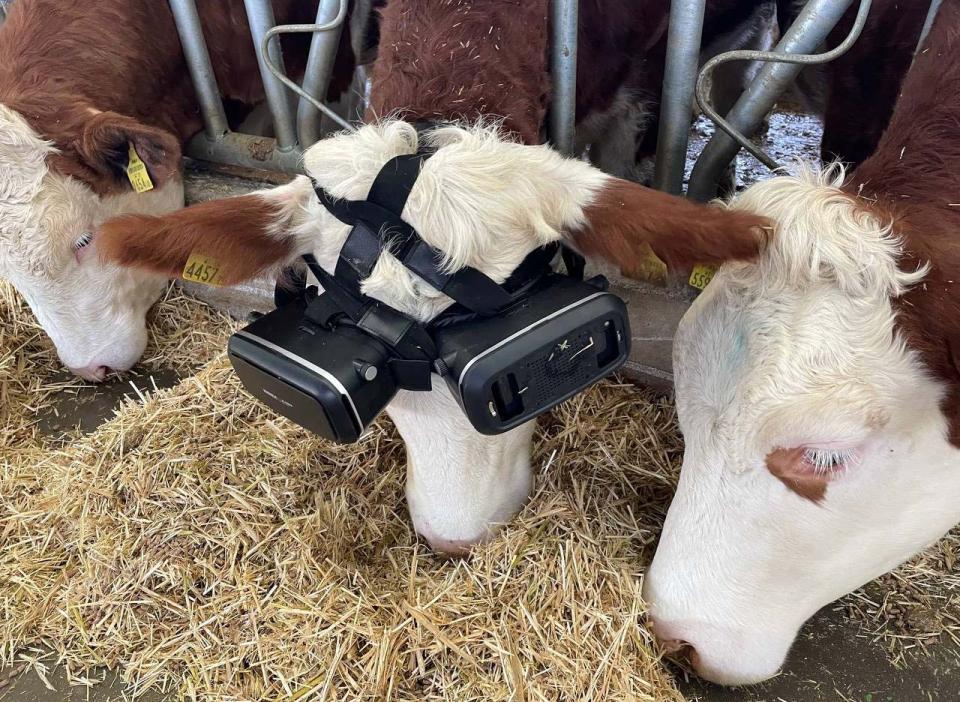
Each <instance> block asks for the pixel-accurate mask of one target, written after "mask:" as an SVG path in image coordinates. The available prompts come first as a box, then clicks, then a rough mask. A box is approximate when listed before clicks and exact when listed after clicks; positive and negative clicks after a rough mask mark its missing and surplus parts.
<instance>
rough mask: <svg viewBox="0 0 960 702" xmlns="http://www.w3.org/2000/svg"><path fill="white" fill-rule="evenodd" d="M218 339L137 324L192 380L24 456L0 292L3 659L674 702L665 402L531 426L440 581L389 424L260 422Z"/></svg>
mask: <svg viewBox="0 0 960 702" xmlns="http://www.w3.org/2000/svg"><path fill="white" fill-rule="evenodd" d="M18 325H19V326H18ZM232 326H233V324H232V323H231V322H229V321H228V320H226V319H224V318H223V317H220V316H219V315H217V314H215V313H213V312H211V311H209V310H207V309H206V308H203V307H202V306H201V305H198V304H197V303H194V302H192V301H189V300H187V299H178V300H176V303H175V304H172V305H170V306H168V307H166V308H165V307H164V306H161V313H160V314H159V315H158V317H157V319H156V320H155V327H157V328H158V334H157V336H158V337H159V338H163V341H162V346H163V348H158V349H157V351H156V352H154V353H152V354H151V355H152V357H153V358H154V359H156V360H154V361H153V363H154V364H157V363H159V362H161V359H162V361H163V362H164V363H165V364H167V365H170V364H171V363H172V364H173V365H175V366H179V367H180V368H182V369H183V370H184V371H186V370H188V369H189V368H191V367H193V366H195V365H196V364H197V363H202V362H204V361H208V362H206V364H205V365H204V367H203V368H202V369H200V370H199V371H198V372H196V373H195V374H194V375H192V376H190V377H187V378H186V379H185V380H183V381H182V382H181V383H180V384H179V385H177V386H175V387H173V388H170V389H167V390H160V391H155V392H151V393H150V394H149V396H148V397H147V398H146V399H145V400H143V399H141V398H140V397H137V396H134V397H133V399H131V400H129V401H127V402H126V403H125V404H124V405H123V406H122V407H121V408H120V409H119V411H118V412H117V414H116V416H115V417H114V418H113V419H112V420H110V421H109V422H106V423H105V424H103V425H102V426H101V427H100V428H99V429H98V430H97V431H96V432H94V433H92V434H89V435H87V436H85V437H74V438H73V439H72V440H64V441H56V442H54V441H41V440H40V438H39V437H38V435H37V430H36V426H35V421H34V420H33V417H34V415H35V413H36V408H37V407H38V406H40V405H42V404H43V403H44V402H45V401H47V400H48V399H49V398H45V397H44V395H45V394H48V393H49V392H52V391H61V392H62V389H61V386H60V385H59V384H52V385H51V384H49V383H50V379H51V378H54V377H56V374H55V373H54V372H53V368H54V367H55V366H56V362H55V358H54V356H53V355H52V354H51V352H50V350H49V346H48V344H47V342H45V341H43V340H42V339H41V338H40V337H39V336H38V335H37V334H38V333H37V330H36V328H35V327H34V326H33V325H32V323H31V322H29V321H28V316H27V315H26V313H25V312H24V310H23V309H22V307H21V306H20V305H19V303H17V302H16V301H15V300H14V298H13V296H11V295H10V293H9V291H8V290H7V291H4V292H3V295H2V296H0V334H6V336H3V337H0V341H2V345H0V349H2V350H0V359H3V360H2V361H0V387H2V388H3V392H4V393H5V394H4V405H3V406H4V408H5V410H4V415H3V419H2V422H3V423H2V431H3V435H2V436H3V440H4V442H5V443H4V444H2V446H3V447H4V455H5V457H6V460H5V461H4V465H3V466H2V472H0V654H2V655H3V657H4V658H5V659H6V660H7V661H10V660H13V659H15V657H16V655H17V653H18V652H19V651H22V650H23V649H24V648H25V647H36V646H41V645H43V646H48V647H50V648H51V649H53V650H54V651H56V652H57V653H58V654H59V655H60V657H61V658H62V660H63V661H64V662H65V663H66V665H67V666H68V667H69V668H70V669H71V671H72V673H73V674H74V675H77V676H79V675H81V674H82V673H83V671H84V670H85V668H87V667H90V666H95V665H108V666H112V667H116V668H118V669H119V670H120V671H121V673H122V675H123V676H124V678H126V679H127V680H128V681H130V682H131V683H133V684H134V685H135V686H136V689H138V690H140V689H144V688H145V687H146V686H150V685H160V686H164V687H166V688H168V689H171V690H173V691H176V692H177V693H178V694H179V695H181V696H183V697H186V698H189V699H200V700H264V699H265V700H271V699H289V698H291V697H292V698H295V699H300V700H306V699H310V700H325V699H326V700H333V699H350V700H365V699H369V700H386V699H393V700H413V699H417V700H441V699H442V700H457V701H458V702H459V701H466V700H484V701H487V700H506V699H510V700H531V701H532V700H571V699H578V700H658V701H659V700H681V699H682V697H681V696H680V694H679V693H678V692H677V691H676V688H675V687H674V685H673V682H672V679H671V677H670V674H669V672H668V671H667V669H666V668H664V666H663V664H662V663H661V661H660V660H659V658H658V655H657V653H656V651H655V648H654V646H653V644H652V642H651V639H650V635H649V634H648V632H647V630H646V628H645V626H644V623H643V612H644V605H643V603H642V601H641V600H640V587H641V579H640V576H641V574H642V570H643V568H644V566H645V564H646V563H648V562H649V560H650V558H651V556H652V542H653V540H654V538H655V536H656V533H657V531H658V530H659V527H660V523H661V522H662V519H663V514H664V511H665V508H666V505H667V503H668V500H669V497H670V494H671V491H672V488H673V485H674V484H675V480H676V475H677V469H678V465H679V458H680V455H681V450H682V449H681V444H680V440H679V437H678V434H677V431H676V426H675V421H674V415H673V409H672V405H671V404H670V403H669V401H668V400H661V399H656V398H654V397H652V396H650V395H647V394H645V393H643V392H640V391H638V390H637V389H636V388H634V387H632V386H628V385H624V384H619V383H616V382H607V383H604V384H601V385H600V386H598V387H597V388H594V389H593V390H591V391H590V392H587V393H585V394H583V395H581V396H579V397H578V398H576V399H574V400H572V401H570V402H568V403H566V404H565V405H564V406H563V407H562V408H561V409H560V410H559V411H558V412H556V413H555V414H554V415H553V416H551V417H549V418H547V419H546V420H544V421H542V422H541V431H540V432H539V434H538V435H539V439H538V444H537V447H536V453H535V457H534V464H535V466H537V486H536V491H535V494H534V496H533V498H532V499H531V501H530V504H529V505H528V506H527V508H526V509H525V510H524V511H523V513H522V514H521V515H520V517H519V518H518V519H517V520H515V522H514V523H513V524H512V525H511V526H510V527H509V528H508V529H506V530H505V532H504V533H503V534H502V535H501V536H500V537H499V538H497V539H496V540H495V541H494V542H493V543H491V544H489V545H487V546H485V547H482V548H480V549H478V550H477V552H476V553H475V554H474V555H473V556H472V557H471V558H470V559H469V560H466V561H446V560H442V559H439V558H437V557H436V556H434V555H432V554H431V553H430V552H429V551H428V550H427V549H426V548H425V547H424V546H423V545H422V544H420V543H419V542H418V541H417V538H416V536H415V534H414V533H413V531H412V529H411V527H410V522H409V517H408V515H407V514H406V512H405V507H404V501H403V479H404V468H403V465H404V454H403V448H402V444H401V443H400V441H399V439H398V437H397V436H396V435H395V433H394V431H393V429H392V428H391V427H390V426H389V424H388V423H387V422H381V423H379V424H378V425H377V426H376V427H375V430H374V431H373V433H372V435H371V436H370V437H369V438H368V439H366V440H365V441H364V442H362V443H361V444H359V445H358V446H352V447H349V446H334V445H331V444H327V443H324V442H323V441H321V440H319V439H318V438H316V437H314V436H311V435H309V434H308V433H306V432H305V431H303V430H301V429H299V428H298V427H296V426H294V425H292V424H290V423H288V422H287V421H286V420H283V419H282V418H278V417H276V416H275V415H273V414H272V413H270V412H269V411H266V410H263V409H261V408H260V407H259V406H258V405H257V404H256V403H254V402H253V401H252V400H251V399H250V398H248V396H246V395H245V394H244V393H243V392H242V391H241V389H240V387H239V385H238V383H237V381H236V379H235V378H234V375H233V373H232V372H231V371H230V368H229V364H228V363H227V362H226V361H225V360H224V358H223V357H222V354H221V353H220V350H221V349H222V348H223V340H224V338H225V336H226V334H227V333H229V331H230V330H231V329H232ZM10 330H13V331H10ZM160 332H162V333H160ZM211 355H212V356H213V357H212V358H211ZM208 359H209V360H208ZM141 387H143V385H141ZM132 394H133V393H132ZM17 406H19V407H20V409H17ZM954 543H955V542H953V541H946V542H944V543H942V544H941V545H940V546H939V547H938V548H937V549H934V550H933V551H932V552H931V554H932V555H929V556H925V557H924V558H922V559H920V560H918V562H917V563H916V564H914V565H912V566H910V567H908V568H907V569H904V570H901V571H899V573H898V575H896V576H891V578H893V580H892V581H890V580H885V581H881V582H880V583H878V584H875V585H873V586H871V587H873V588H875V591H873V592H872V593H871V595H870V597H872V598H874V599H875V600H877V598H882V597H885V598H886V600H885V602H886V605H885V606H884V607H876V608H871V606H870V605H869V604H866V603H865V602H864V600H863V599H857V598H856V597H855V598H852V599H850V600H848V601H847V602H848V604H847V606H848V607H850V608H851V609H856V610H857V611H858V612H859V613H860V614H861V615H862V616H863V618H864V621H865V623H866V624H867V625H868V626H869V627H870V628H873V629H878V630H880V631H882V632H886V633H891V632H894V633H896V632H900V631H902V629H898V628H897V627H898V626H900V624H898V620H897V617H896V615H894V614H892V613H891V610H892V609H893V606H892V604H891V603H898V606H901V605H902V603H901V600H903V601H905V602H907V603H908V605H907V606H908V607H909V606H910V604H909V603H912V602H914V601H915V600H916V599H917V597H916V596H915V594H914V592H915V591H917V590H919V591H921V592H929V593H932V596H934V597H942V596H944V593H945V592H946V593H947V595H946V596H950V597H952V595H950V594H949V590H948V589H945V586H944V584H945V583H946V585H949V586H950V587H951V588H952V587H953V586H955V585H956V582H955V580H954V579H953V578H954V576H953V575H951V576H948V577H946V579H945V576H944V572H943V570H944V569H943V566H944V565H945V564H944V562H943V561H944V559H945V558H946V556H945V555H944V554H946V553H952V552H953V551H952V549H953V548H954ZM947 565H949V570H951V571H952V568H953V563H952V556H951V557H950V562H949V564H947ZM859 597H861V598H862V597H866V595H860V596H859ZM936 602H937V604H938V605H943V604H944V602H943V601H942V600H936ZM957 604H958V603H955V602H954V603H953V605H954V606H953V608H952V611H953V612H958V611H960V607H957V606H956V605H957ZM941 609H944V608H942V607H941ZM946 609H949V608H946ZM946 609H944V611H946ZM872 610H877V611H872ZM952 616H953V615H945V616H944V617H941V619H940V620H939V621H937V622H936V623H935V624H932V625H931V627H932V630H933V633H934V634H938V633H941V632H943V631H945V630H950V629H951V628H952V627H953V626H954V624H955V622H956V620H954V619H952ZM893 640H894V641H899V639H893Z"/></svg>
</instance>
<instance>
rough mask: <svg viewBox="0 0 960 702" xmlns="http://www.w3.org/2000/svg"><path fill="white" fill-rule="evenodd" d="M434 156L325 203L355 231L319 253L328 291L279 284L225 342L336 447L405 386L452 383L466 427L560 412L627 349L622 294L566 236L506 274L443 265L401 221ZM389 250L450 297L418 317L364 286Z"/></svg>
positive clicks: (269, 396) (252, 374)
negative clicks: (557, 267)
mask: <svg viewBox="0 0 960 702" xmlns="http://www.w3.org/2000/svg"><path fill="white" fill-rule="evenodd" d="M429 156H430V153H429V152H425V151H421V152H418V153H417V154H410V155H403V156H397V157H396V158H393V159H391V160H390V161H388V162H387V163H386V165H385V166H384V167H383V168H382V169H381V171H380V173H379V174H378V175H377V178H376V179H375V181H374V183H373V185H372V187H371V189H370V192H369V194H368V196H367V199H366V200H357V201H343V200H335V199H333V198H332V197H330V196H329V195H328V194H327V193H326V192H324V191H323V190H322V189H320V188H317V196H318V197H319V199H320V202H321V203H322V204H323V205H324V206H325V207H326V208H327V209H328V210H329V211H330V212H331V213H332V214H333V215H334V216H335V217H337V218H338V219H339V220H341V221H342V222H344V223H346V224H349V225H351V226H352V229H351V231H350V234H349V235H348V237H347V240H346V242H345V244H344V246H343V248H342V249H341V251H340V256H339V259H338V261H337V264H336V269H335V272H334V274H333V275H331V274H330V273H328V272H327V271H325V270H324V269H323V268H321V267H320V266H319V265H318V264H317V262H316V260H314V258H313V257H312V256H305V257H304V259H305V262H306V264H307V266H308V268H309V269H310V270H311V271H312V272H313V274H314V275H315V276H316V277H317V279H318V280H319V282H320V284H321V285H322V286H323V292H322V293H321V292H318V290H317V288H316V287H314V286H311V287H309V288H308V287H306V283H305V279H303V278H300V280H299V281H298V284H297V285H296V287H295V290H294V292H293V294H290V293H289V292H284V290H282V289H281V288H280V287H279V286H278V289H277V309H276V310H274V311H273V312H270V313H268V314H266V315H264V316H262V317H260V318H259V319H257V320H256V321H254V322H253V323H252V324H250V325H249V326H247V327H246V328H244V329H242V330H241V331H239V332H237V333H236V334H234V335H233V336H232V337H231V338H230V342H229V347H228V354H229V357H230V361H231V363H232V364H233V367H234V369H235V370H236V372H237V374H238V376H239V377H240V380H241V382H242V383H243V385H244V387H245V389H246V390H247V391H248V392H250V393H251V394H252V395H254V396H255V397H256V398H258V399H259V400H260V401H261V402H263V403H264V404H266V405H267V406H268V407H270V408H272V409H273V410H274V411H276V412H278V413H279V414H281V415H283V416H285V417H287V418H288V419H291V420H292V421H294V422H296V423H297V424H299V425H301V426H303V427H305V428H307V429H309V430H311V431H313V432H315V433H317V434H319V435H321V436H323V437H324V438H326V439H329V440H332V441H336V442H339V443H352V442H355V441H357V440H358V439H359V438H360V436H361V435H362V434H363V432H364V430H365V429H366V427H367V426H369V425H370V423H371V422H372V421H373V420H374V419H375V418H376V416H377V415H378V414H379V413H380V412H381V411H382V410H383V409H384V408H385V407H386V406H387V404H388V403H389V402H390V400H392V399H393V397H394V395H396V393H397V391H398V390H401V389H403V390H412V391H430V390H431V389H432V388H433V382H434V376H438V377H439V378H441V379H442V380H443V381H445V382H446V383H447V385H448V387H449V388H450V390H451V392H452V393H453V395H454V397H456V398H457V400H458V402H459V403H460V406H461V407H462V408H463V411H464V414H465V415H466V416H467V418H468V419H469V420H470V423H471V424H472V425H473V426H474V427H475V428H476V430H477V431H479V432H480V433H482V434H500V433H502V432H505V431H507V430H509V429H512V428H513V427H516V426H518V425H520V424H522V423H524V422H527V421H529V420H531V419H533V418H535V417H537V416H538V415H540V414H542V413H544V412H546V411H548V410H550V409H552V408H553V407H555V406H556V405H558V404H559V403H561V402H563V401H564V400H566V399H568V398H570V397H572V396H573V395H576V394H577V393H579V392H581V391H582V390H584V389H586V388H587V387H589V386H590V385H592V384H594V383H596V382H597V381H598V380H600V379H601V378H603V377H604V376H606V375H609V374H610V373H612V372H613V371H615V370H616V369H618V368H620V367H621V366H622V365H623V364H624V362H625V361H626V359H627V356H628V354H629V351H630V328H629V323H628V320H627V312H626V306H625V305H624V303H623V301H622V300H621V299H620V298H619V297H617V296H615V295H613V294H612V293H610V292H608V291H607V287H608V285H607V281H606V279H604V278H603V277H602V276H598V277H596V278H593V279H591V280H588V281H584V280H583V259H581V258H580V257H579V256H577V255H576V254H574V253H573V252H571V251H569V250H568V249H563V250H562V257H563V261H564V263H565V265H566V269H567V275H561V274H558V273H555V272H554V271H553V267H552V263H553V260H554V259H555V258H556V257H557V254H558V252H560V249H561V247H560V246H559V245H556V244H554V245H551V246H546V247H543V248H541V249H537V250H535V251H533V252H532V253H531V254H530V255H529V256H527V258H526V259H525V260H524V261H523V262H522V263H521V264H520V266H519V267H518V268H517V269H516V270H515V271H514V272H513V274H512V275H511V276H510V277H509V278H508V279H507V280H506V281H504V283H503V284H502V285H501V284H497V283H496V282H494V281H493V280H492V279H490V278H489V277H487V276H486V275H484V274H483V273H481V272H480V271H478V270H476V269H473V268H462V269H460V270H457V271H454V272H446V271H444V270H443V269H442V267H441V261H442V258H443V254H442V252H440V251H438V250H437V249H435V248H433V247H432V246H430V245H429V244H427V243H426V242H425V241H423V239H421V238H420V236H419V235H418V234H417V232H416V231H415V230H414V229H413V228H412V227H411V226H410V225H409V224H407V223H406V222H405V221H403V219H402V218H401V213H402V212H403V207H404V204H405V203H406V200H407V197H408V196H409V194H410V191H411V190H412V188H413V184H414V183H415V182H416V179H417V175H418V174H419V171H420V167H421V165H422V163H423V162H424V161H425V160H426V159H427V158H429ZM384 250H388V251H389V253H390V254H391V255H392V256H394V257H395V258H396V259H397V260H398V261H400V262H401V263H402V264H403V265H404V266H405V267H407V268H408V269H409V270H410V271H412V272H413V273H415V274H416V275H417V276H419V277H420V278H421V279H422V280H423V281H425V282H426V283H428V284H429V285H431V286H432V287H434V288H436V289H437V290H439V291H440V292H442V293H444V294H445V295H447V296H448V297H450V298H451V299H452V300H453V301H454V303H455V304H453V305H452V306H451V307H450V308H448V309H447V310H445V311H444V312H442V313H441V314H440V315H439V316H438V317H437V318H436V319H434V320H432V321H431V322H429V323H426V324H423V323H420V322H418V321H417V320H415V319H412V318H411V317H408V316H407V315H405V314H403V313H401V312H399V311H398V310H396V309H393V308H392V307H390V306H388V305H386V304H384V303H382V302H380V301H377V300H374V299H372V298H369V297H367V296H365V295H363V294H362V293H361V292H360V284H361V281H362V280H364V279H365V278H366V277H368V276H369V275H370V273H371V271H372V270H373V267H374V265H375V264H376V262H377V260H378V259H379V257H380V255H381V254H382V253H383V251H384Z"/></svg>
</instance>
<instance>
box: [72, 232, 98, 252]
mask: <svg viewBox="0 0 960 702" xmlns="http://www.w3.org/2000/svg"><path fill="white" fill-rule="evenodd" d="M91 241H93V234H92V233H90V232H84V233H83V234H82V235H81V236H80V238H79V239H77V240H76V241H75V242H73V250H74V251H79V250H80V249H82V248H83V247H84V246H88V245H89V244H90V242H91Z"/></svg>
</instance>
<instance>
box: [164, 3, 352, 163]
mask: <svg viewBox="0 0 960 702" xmlns="http://www.w3.org/2000/svg"><path fill="white" fill-rule="evenodd" d="M169 3H170V9H171V11H172V12H173V17H174V20H175V22H176V25H177V32H178V33H179V34H180V42H181V44H182V46H183V53H184V56H185V57H186V60H187V66H188V67H189V70H190V77H191V78H192V79H193V83H194V86H195V88H196V91H197V100H198V102H199V104H200V112H201V115H202V116H203V124H204V131H203V133H202V134H198V135H197V136H196V137H194V138H193V139H192V140H191V142H190V143H189V144H188V145H187V149H186V153H187V155H188V156H190V157H192V158H196V159H200V160H203V161H212V162H215V163H221V164H227V165H233V166H243V167H248V168H249V167H252V168H260V169H267V170H276V171H283V172H286V173H298V172H300V168H301V166H300V161H301V157H302V156H303V150H304V149H305V148H308V147H309V146H311V145H312V144H313V143H315V142H316V141H317V140H318V139H319V138H320V137H321V136H322V130H321V115H322V114H325V115H327V116H333V117H334V118H335V120H336V122H337V123H338V124H340V125H341V126H342V125H349V123H347V122H346V121H345V120H343V118H342V117H340V115H337V114H336V112H334V111H333V110H332V109H331V108H330V107H328V106H327V105H326V104H325V103H324V102H323V99H324V97H325V96H326V93H327V87H328V85H329V84H330V76H331V74H332V71H333V64H334V60H335V58H336V52H337V48H338V46H339V44H340V34H341V32H342V30H343V26H344V23H345V22H346V21H347V6H348V0H319V5H318V8H317V24H315V25H280V26H276V21H275V19H274V15H273V8H272V6H271V4H270V2H269V0H244V7H245V9H246V12H247V20H248V22H249V24H250V33H251V41H252V42H253V45H254V48H255V50H256V52H257V61H258V63H259V66H260V77H261V79H262V80H263V87H264V94H265V96H266V103H267V106H268V107H269V109H270V114H271V116H272V118H273V128H274V134H275V135H276V136H275V138H269V137H263V136H259V135H253V134H243V133H240V132H234V131H231V130H230V129H229V126H228V124H227V118H226V114H225V112H224V109H223V102H222V100H221V98H220V89H219V87H218V85H217V79H216V76H215V73H214V70H213V66H212V64H211V62H210V55H209V52H208V51H207V45H206V41H205V39H204V37H203V29H202V27H201V25H200V17H199V13H198V12H197V6H196V2H195V0H169ZM296 31H310V32H314V33H315V35H314V38H313V41H312V43H311V45H310V52H309V54H308V56H307V64H306V65H307V68H306V72H305V77H304V88H303V90H305V91H306V92H307V95H308V98H306V99H301V101H300V103H299V105H297V106H296V108H295V106H294V104H293V101H292V100H291V96H290V94H289V93H288V92H287V90H286V88H287V85H288V84H290V83H292V81H289V79H288V78H286V72H285V70H284V68H283V54H282V50H281V47H280V42H279V41H275V42H272V43H271V42H270V39H271V38H272V37H274V36H276V35H277V34H281V33H285V32H296ZM272 68H273V69H275V70H276V73H275V72H274V70H272ZM294 85H295V84H294ZM297 88H298V90H300V87H299V86H297ZM295 115H296V117H295Z"/></svg>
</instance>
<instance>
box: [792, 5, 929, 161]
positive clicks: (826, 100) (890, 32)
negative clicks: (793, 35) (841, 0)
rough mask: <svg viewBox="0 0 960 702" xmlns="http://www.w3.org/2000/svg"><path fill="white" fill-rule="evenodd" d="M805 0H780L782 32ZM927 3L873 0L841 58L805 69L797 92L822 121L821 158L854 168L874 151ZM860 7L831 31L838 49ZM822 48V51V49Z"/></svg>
mask: <svg viewBox="0 0 960 702" xmlns="http://www.w3.org/2000/svg"><path fill="white" fill-rule="evenodd" d="M805 4H806V0H778V6H777V16H778V23H779V27H780V31H785V30H786V28H787V27H789V25H790V24H791V23H792V22H793V21H794V20H795V19H796V17H797V14H799V11H800V10H801V9H802V7H803V6H804V5H805ZM928 5H929V3H926V2H916V3H909V4H907V3H904V2H902V0H874V2H873V4H872V5H871V7H870V14H869V15H868V16H867V22H866V24H865V25H864V28H863V32H862V33H861V34H860V37H859V38H858V39H857V41H856V42H855V43H854V45H853V46H852V47H851V48H850V50H849V51H847V52H846V53H845V54H844V55H843V56H841V57H839V58H838V59H836V60H834V61H831V62H830V63H827V64H821V65H818V66H810V67H808V68H805V69H804V70H803V72H802V73H801V74H800V76H799V77H798V79H797V88H798V89H797V91H796V92H797V93H798V95H799V97H800V98H801V101H802V102H803V103H804V105H805V106H806V108H807V109H808V111H810V112H812V113H814V114H817V115H819V116H820V117H821V118H822V119H823V138H822V140H821V159H822V161H823V162H824V163H830V162H832V161H835V160H839V161H843V162H844V163H846V164H847V165H848V168H849V169H851V170H852V169H854V168H856V167H857V166H858V165H859V164H860V163H862V162H863V161H865V160H866V159H867V158H868V157H869V156H870V155H871V154H872V153H873V151H874V149H876V147H877V143H878V142H879V141H880V136H881V135H882V134H883V130H884V129H885V128H886V126H887V123H888V122H889V121H890V115H891V113H892V112H893V106H894V103H895V102H896V99H897V96H898V95H899V94H900V85H901V83H902V82H903V77H904V76H905V75H906V73H907V69H908V68H909V67H910V62H911V61H912V60H913V54H914V52H915V50H916V48H917V42H919V41H920V31H921V29H922V27H923V23H924V19H925V18H926V15H927V9H928ZM858 6H859V3H858V2H856V3H853V7H851V8H850V9H849V10H848V11H847V12H846V14H845V15H844V16H843V19H842V20H841V21H840V22H839V23H838V24H837V26H836V27H835V28H834V29H833V30H832V31H831V32H830V35H829V36H828V37H827V41H826V44H827V46H829V47H834V46H836V45H838V44H839V43H840V42H842V41H843V39H844V38H845V37H846V36H847V35H848V34H849V33H850V30H851V28H852V27H853V22H854V18H855V16H856V14H857V11H858V9H859V8H858ZM824 50H825V49H824Z"/></svg>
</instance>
